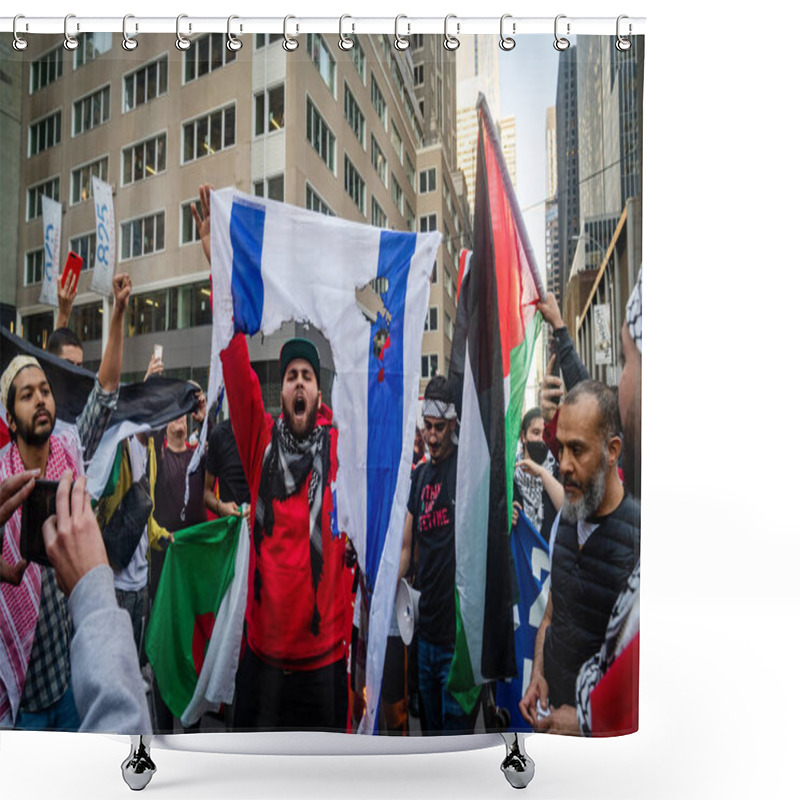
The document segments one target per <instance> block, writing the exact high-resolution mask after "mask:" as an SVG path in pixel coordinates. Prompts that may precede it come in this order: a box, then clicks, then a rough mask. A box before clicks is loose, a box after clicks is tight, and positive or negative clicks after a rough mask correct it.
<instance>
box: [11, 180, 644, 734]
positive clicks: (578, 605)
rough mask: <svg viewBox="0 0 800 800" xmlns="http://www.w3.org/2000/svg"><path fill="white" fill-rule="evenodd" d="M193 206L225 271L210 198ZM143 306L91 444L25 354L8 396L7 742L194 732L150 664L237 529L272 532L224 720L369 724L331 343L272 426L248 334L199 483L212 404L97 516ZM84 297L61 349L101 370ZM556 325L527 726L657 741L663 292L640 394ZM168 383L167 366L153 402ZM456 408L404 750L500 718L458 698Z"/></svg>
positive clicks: (385, 701) (422, 560) (439, 459)
mask: <svg viewBox="0 0 800 800" xmlns="http://www.w3.org/2000/svg"><path fill="white" fill-rule="evenodd" d="M192 210H193V212H194V214H195V220H196V222H197V225H198V230H199V233H200V238H201V241H202V244H203V249H204V253H205V255H206V257H207V258H209V238H210V214H209V212H210V205H209V187H207V186H204V187H201V190H200V203H199V206H197V207H195V206H193V209H192ZM131 289H132V285H131V281H130V279H129V277H128V276H127V275H118V276H117V277H116V278H115V280H114V307H113V312H112V316H111V321H110V326H109V338H108V344H107V346H106V348H105V351H104V353H103V358H102V361H101V364H100V368H99V371H98V373H97V376H96V378H95V382H94V388H93V389H92V392H91V394H90V396H89V399H88V402H87V403H86V407H85V409H84V411H83V413H81V414H80V416H79V417H78V419H77V422H76V425H75V427H74V428H69V429H58V430H57V429H56V425H55V423H56V418H57V409H56V404H55V401H54V397H53V392H52V390H51V387H50V384H49V382H48V378H47V376H46V374H45V371H44V369H43V368H42V365H41V364H40V363H39V361H37V359H36V358H35V357H33V356H30V355H22V356H18V357H16V358H14V359H13V360H12V361H11V363H10V364H9V365H8V366H7V368H6V369H5V371H4V372H3V374H2V377H1V378H0V395H1V397H0V400H1V401H2V405H3V407H4V409H5V418H6V420H7V428H8V437H9V439H10V441H9V443H8V444H7V445H6V446H5V447H4V448H3V449H2V451H0V480H2V483H0V523H2V525H3V530H4V533H3V548H2V557H1V558H0V591H1V592H2V598H1V599H2V604H1V605H0V727H17V728H32V729H56V730H78V729H80V730H103V731H113V732H118V733H132V734H133V733H136V734H149V733H151V731H155V732H173V731H180V730H183V728H182V727H181V726H180V724H179V721H178V720H176V719H174V718H173V714H172V712H171V711H170V709H169V708H167V706H166V704H165V703H164V701H163V700H162V699H161V696H160V692H159V688H158V681H157V678H156V676H154V675H153V671H152V669H151V668H150V665H149V664H148V663H147V656H146V653H145V648H144V646H143V642H144V640H145V632H146V627H147V624H148V617H149V613H150V610H151V609H152V605H153V602H154V599H155V596H156V594H157V591H158V586H159V580H160V577H161V574H162V570H163V568H164V560H165V554H166V552H167V551H168V548H169V546H170V543H171V542H172V541H173V537H174V534H175V533H176V532H177V531H179V530H182V529H183V528H187V527H192V526H195V525H198V524H202V523H203V522H205V521H207V520H209V519H213V518H215V517H225V516H230V515H236V516H240V517H246V518H247V523H248V525H249V528H250V557H249V572H248V580H247V600H246V609H245V624H244V631H243V636H242V651H241V658H240V663H239V668H238V672H237V674H236V680H235V699H234V703H233V706H232V708H226V709H224V713H220V714H219V715H218V717H217V719H218V720H219V722H218V724H219V725H223V726H224V727H225V728H228V729H233V730H238V731H248V730H273V729H294V730H297V729H315V730H331V731H337V730H338V731H343V730H348V729H354V727H355V726H356V724H357V722H358V718H359V716H360V711H361V710H363V702H362V700H363V698H362V695H361V692H360V689H359V687H360V686H363V674H361V675H360V680H359V679H358V678H359V676H358V673H359V671H361V673H363V657H364V642H363V640H364V637H365V636H366V635H367V631H366V629H365V627H362V625H361V621H362V620H366V616H365V610H366V606H365V598H364V596H363V593H361V594H359V596H358V598H357V599H356V596H355V592H354V589H355V587H356V586H357V585H358V579H357V567H354V564H355V553H354V552H353V549H352V544H351V543H350V542H349V541H348V539H347V536H346V534H344V533H341V534H340V533H339V532H338V530H336V529H335V525H334V523H333V498H332V486H333V485H334V484H335V481H336V473H337V468H338V458H337V444H338V431H337V428H336V426H335V424H334V416H333V413H332V411H331V409H330V408H329V407H328V406H326V405H325V403H324V398H323V397H322V392H321V389H320V358H319V353H318V352H317V349H316V347H315V346H314V345H313V344H312V343H311V342H310V341H308V340H306V339H302V338H295V339H291V340H289V341H288V342H287V343H286V344H285V345H284V346H283V348H282V350H281V353H280V359H279V363H280V376H281V393H280V400H281V414H280V415H279V416H278V417H273V416H272V415H270V414H269V413H267V412H266V411H265V410H264V406H263V401H262V393H261V386H260V383H259V380H258V377H257V376H256V374H255V372H254V371H253V369H252V367H251V365H250V359H249V354H248V346H247V341H246V339H245V337H244V335H243V334H242V333H237V334H236V335H235V336H234V338H233V340H232V341H231V343H230V344H229V346H228V347H227V348H226V349H225V350H224V351H223V352H222V354H221V361H222V369H223V375H224V380H225V388H226V395H227V402H228V407H229V419H227V420H225V421H222V422H221V423H220V424H217V425H216V426H215V427H214V428H213V430H211V432H210V434H209V436H208V440H207V441H208V445H203V447H204V448H205V449H204V452H203V453H202V458H201V459H200V468H199V469H197V470H196V471H191V470H190V463H191V462H192V461H193V457H194V455H195V453H194V447H193V445H192V444H191V443H190V436H189V434H190V425H198V426H199V425H201V424H202V422H203V420H204V418H205V416H206V401H205V397H204V395H203V391H202V389H201V388H200V387H199V386H197V387H196V391H195V403H194V410H193V411H192V412H191V414H188V415H187V414H181V415H179V416H178V417H177V418H176V419H174V420H172V421H170V422H169V424H167V425H166V428H161V429H158V430H151V431H149V432H146V433H140V434H138V435H135V436H131V437H130V438H128V439H127V440H125V441H123V443H122V444H121V445H120V446H119V452H118V463H119V464H120V465H121V466H120V469H119V470H118V471H117V472H116V473H115V480H116V481H117V483H116V485H115V486H114V487H112V491H111V492H110V493H109V494H108V495H107V496H105V497H104V498H103V499H102V500H101V501H100V503H99V504H98V506H97V509H93V508H92V504H91V503H90V498H89V495H88V493H87V491H86V479H85V477H83V474H84V472H85V470H86V467H87V464H88V463H89V462H90V461H91V459H92V457H93V454H94V450H95V448H96V447H97V444H98V441H99V439H100V438H101V437H102V435H103V433H104V431H105V430H106V428H107V426H108V425H109V420H110V418H111V414H112V411H113V409H114V407H115V405H116V402H117V394H118V391H119V385H120V374H121V367H122V348H123V318H124V314H125V311H126V308H127V303H128V299H129V296H130V293H131ZM75 290H76V283H75V282H74V281H73V282H68V283H66V284H65V286H64V287H61V286H60V287H59V316H58V325H59V327H58V329H57V330H56V331H54V332H53V334H52V335H51V336H50V340H49V347H48V349H49V350H50V352H51V353H52V354H53V355H55V356H58V357H59V358H61V359H64V360H66V361H69V362H70V363H71V364H73V365H76V366H80V365H81V364H82V361H83V349H82V346H81V342H80V341H79V339H78V338H77V337H76V336H75V334H74V333H73V332H72V331H71V330H70V328H69V327H68V324H69V317H70V309H71V301H72V298H74V294H75ZM539 308H540V311H541V313H542V315H543V317H544V319H545V321H546V322H547V323H549V325H550V327H551V329H552V333H553V337H554V340H555V343H556V347H557V355H556V356H554V357H553V359H552V360H551V362H550V365H549V367H548V374H547V375H546V376H545V378H544V382H543V390H542V393H541V403H540V405H539V406H537V407H536V408H532V409H530V410H528V411H527V412H526V413H525V414H524V416H523V418H522V420H521V426H520V436H519V447H518V451H517V464H516V469H515V473H514V489H513V499H514V503H513V512H512V518H511V524H512V527H513V526H515V525H516V524H517V522H518V520H519V516H520V515H521V514H524V515H525V517H526V518H527V519H528V521H529V522H530V523H531V524H532V525H533V526H534V528H535V529H536V530H537V531H539V533H540V534H541V535H542V537H543V538H544V539H545V541H547V542H548V544H549V558H550V569H549V572H550V581H549V593H548V597H547V601H546V610H545V613H544V618H543V620H542V622H541V624H540V625H539V628H538V635H537V637H536V642H535V647H534V648H533V652H530V653H527V654H526V657H528V658H529V659H531V661H532V663H533V667H532V672H531V678H530V683H529V685H528V686H526V687H523V696H522V697H521V698H520V703H519V707H520V710H521V712H522V715H523V717H524V718H525V719H526V720H527V721H528V723H530V725H531V726H533V727H534V728H535V729H537V730H550V731H553V732H560V733H574V734H584V735H602V734H610V733H621V732H627V731H630V730H635V729H636V724H637V723H636V713H637V712H636V707H635V706H636V703H635V702H633V703H632V704H631V705H630V707H623V706H624V704H623V706H621V705H620V703H619V701H618V699H616V698H618V697H619V695H620V694H623V695H625V691H622V692H620V691H619V687H620V686H624V685H625V684H624V681H628V682H629V683H635V681H636V678H637V675H638V579H639V518H640V513H639V504H638V495H639V486H640V469H641V463H640V462H641V459H640V446H639V445H640V423H641V347H642V339H641V274H640V276H639V282H638V283H637V285H636V288H635V290H634V292H633V294H632V296H631V299H630V301H629V303H628V308H627V317H626V321H625V323H624V324H623V326H622V329H621V338H622V348H623V353H624V356H625V364H624V368H623V371H622V374H621V379H620V384H619V389H618V391H615V390H613V389H611V388H609V387H607V386H605V385H603V384H601V383H599V382H597V381H592V380H590V379H589V375H588V372H587V370H586V368H585V366H584V365H583V364H582V363H581V361H580V359H579V357H578V355H577V353H576V351H575V348H574V346H573V344H572V341H571V339H570V336H569V333H568V331H567V328H566V326H565V325H564V323H563V320H562V319H561V315H560V311H559V309H558V306H557V304H556V302H555V299H554V298H553V296H552V294H551V295H548V296H547V297H546V298H545V299H544V300H543V301H542V302H541V303H540V305H539ZM556 358H557V361H558V364H559V368H560V369H559V370H558V371H557V370H555V369H554V363H555V359H556ZM163 369H164V363H163V361H162V358H161V356H160V355H158V354H154V355H153V358H152V359H151V361H150V365H149V367H148V370H147V373H146V375H145V379H144V381H145V383H146V382H147V381H148V380H149V379H150V378H151V377H152V376H157V375H160V374H161V373H162V372H163ZM559 372H560V374H558V373H559ZM551 373H552V374H551ZM455 393H456V387H454V386H453V385H452V384H451V382H450V381H448V380H446V379H445V378H444V377H441V376H436V377H434V378H432V379H431V380H430V381H429V383H428V385H427V388H426V391H425V395H424V398H423V400H422V406H421V414H420V417H421V425H420V427H419V429H418V431H417V438H416V441H415V446H414V468H413V471H412V475H411V480H410V491H409V497H408V503H407V513H406V519H405V528H404V536H403V544H402V553H401V558H400V568H399V574H398V580H399V579H403V580H406V581H407V582H408V583H409V584H410V585H411V586H412V587H413V589H414V590H415V591H416V592H419V593H420V595H419V609H418V614H417V619H416V629H415V633H414V637H413V641H412V642H411V644H410V645H409V646H408V647H406V646H405V645H404V644H403V641H402V640H401V638H400V631H399V629H398V627H397V625H396V624H393V625H392V628H391V630H390V632H389V642H388V646H387V652H386V667H385V672H384V681H383V692H384V696H383V697H382V703H381V710H380V715H379V728H380V730H382V731H383V732H387V733H396V734H401V735H402V734H408V733H409V732H412V730H413V729H414V728H415V726H418V727H419V729H420V730H421V732H423V733H425V734H428V733H466V732H471V731H474V730H476V726H477V725H479V724H481V725H483V727H484V729H489V728H494V727H496V725H497V724H498V723H497V719H499V718H500V717H499V716H497V715H496V714H495V715H492V712H493V711H494V712H496V711H497V709H496V708H495V709H493V708H492V703H491V692H487V693H484V694H483V695H482V700H481V702H478V703H475V704H474V706H473V707H472V709H471V710H465V708H464V707H463V705H462V704H461V703H460V702H459V700H458V699H457V698H456V697H455V696H453V695H452V694H451V692H450V691H449V690H448V674H449V672H450V667H451V663H452V661H453V654H454V649H455V643H456V636H457V625H456V616H457V615H456V596H455V592H454V587H455V573H456V547H455V499H456V498H455V493H456V485H457V481H456V474H457V453H458V437H457V434H458V425H459V420H458V414H457V412H456V407H457V402H456V396H455ZM40 478H41V479H47V480H51V481H57V482H58V489H57V491H56V502H55V514H54V515H53V516H51V517H49V518H48V519H47V521H46V522H45V524H44V526H43V529H42V537H43V542H44V547H45V549H46V553H47V557H48V559H49V562H50V565H49V566H44V565H42V564H39V563H36V564H34V563H30V564H29V563H27V562H26V561H24V560H23V559H22V558H21V554H20V524H21V509H20V506H21V505H22V504H23V502H24V500H25V499H26V497H28V495H29V494H30V493H31V491H32V490H33V488H34V485H35V481H36V479H40ZM134 485H137V486H142V487H144V491H145V492H146V494H147V496H148V497H149V500H150V505H149V506H148V509H149V512H148V513H147V514H146V516H145V517H143V518H142V520H141V523H140V527H137V528H136V530H135V531H134V532H133V546H132V549H131V552H130V553H129V554H126V556H125V558H124V559H123V560H124V563H118V560H117V558H116V557H114V556H113V554H111V553H107V552H106V547H105V545H104V543H103V530H104V529H105V527H106V526H107V525H109V524H111V519H112V518H113V516H114V512H115V509H116V508H117V506H118V505H119V504H120V503H121V502H122V499H123V498H124V497H125V496H126V494H127V492H128V491H130V490H131V487H133V486H134ZM354 605H355V606H356V607H357V611H356V614H355V626H353V607H354ZM359 612H360V613H359ZM351 644H352V647H351ZM348 674H349V675H350V681H348ZM627 694H628V696H629V695H630V691H629V690H627ZM481 712H483V714H482V716H481ZM479 717H481V719H482V721H481V722H480V723H479ZM200 727H201V726H200V723H197V724H196V725H195V726H193V727H192V729H193V730H199V729H200Z"/></svg>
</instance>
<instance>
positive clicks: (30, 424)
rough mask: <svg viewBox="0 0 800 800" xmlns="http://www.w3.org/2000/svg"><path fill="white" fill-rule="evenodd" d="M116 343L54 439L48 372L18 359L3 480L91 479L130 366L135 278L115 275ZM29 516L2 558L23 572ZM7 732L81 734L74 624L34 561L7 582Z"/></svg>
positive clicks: (2, 627) (0, 681) (1, 382)
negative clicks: (73, 674) (75, 413)
mask: <svg viewBox="0 0 800 800" xmlns="http://www.w3.org/2000/svg"><path fill="white" fill-rule="evenodd" d="M113 286H114V297H115V302H114V310H113V312H112V315H111V321H110V325H109V339H108V344H107V346H106V349H105V352H104V353H103V360H102V362H101V364H100V370H99V371H98V373H97V377H96V379H95V385H94V388H93V390H92V392H91V393H90V395H89V398H88V400H87V402H86V407H85V408H84V411H83V413H82V414H81V415H80V416H79V417H78V419H77V421H76V425H75V429H74V430H70V429H68V430H65V431H64V432H62V433H59V434H54V433H53V428H54V425H55V419H56V406H55V400H54V399H53V393H52V391H51V389H50V384H49V382H48V380H47V376H46V375H45V373H44V370H43V369H42V367H41V366H40V364H39V362H38V361H37V360H36V359H35V358H33V357H32V356H27V355H22V356H17V357H16V358H14V359H13V360H12V361H11V363H10V364H9V365H8V367H7V368H6V371H5V372H4V373H3V375H2V377H0V401H2V403H3V405H4V407H5V409H6V416H7V418H8V428H9V432H10V434H11V442H10V444H9V445H8V446H7V447H5V448H4V449H3V451H2V452H1V453H0V480H3V479H5V478H7V477H8V476H10V475H16V474H19V473H22V472H25V471H26V470H34V469H38V471H39V472H38V474H39V476H40V477H41V478H44V479H46V480H58V479H59V478H60V477H61V475H62V474H63V473H64V472H65V471H66V470H68V469H69V470H71V471H72V473H73V475H81V474H83V467H84V463H85V462H87V461H89V460H90V459H91V457H92V455H93V454H94V451H95V449H96V448H97V445H98V443H99V441H100V438H101V436H102V435H103V433H104V431H105V429H106V427H107V426H108V422H109V420H110V419H111V414H112V412H113V410H114V407H115V406H116V402H117V395H118V391H119V380H120V372H121V368H122V341H123V323H124V319H125V310H126V308H127V305H128V298H129V296H130V292H131V281H130V278H129V277H128V275H124V274H121V275H117V276H115V278H114V284H113ZM20 517H21V511H20V510H17V511H15V512H14V514H13V515H12V517H11V518H10V519H9V520H8V523H7V524H6V526H5V535H4V537H3V543H2V548H3V549H2V558H3V560H4V561H5V562H6V564H7V565H9V566H10V567H12V568H17V569H18V566H17V565H18V563H19V561H20V550H19V545H20V542H19V537H20ZM0 592H2V598H1V599H2V602H0V727H4V726H9V725H16V726H17V727H20V728H26V727H28V728H35V729H55V730H77V729H78V727H79V726H80V718H79V717H78V712H77V710H76V707H75V701H74V698H73V694H72V689H71V685H70V683H71V682H70V661H69V636H70V626H71V623H70V619H69V614H68V610H67V603H66V599H65V597H64V595H63V594H62V592H61V591H60V590H59V589H58V588H57V586H56V579H55V573H54V572H53V570H52V569H51V568H49V567H40V566H39V565H38V564H30V565H28V567H27V568H26V569H25V571H24V574H23V575H22V579H21V581H20V583H19V585H18V586H12V585H11V584H9V583H2V584H0Z"/></svg>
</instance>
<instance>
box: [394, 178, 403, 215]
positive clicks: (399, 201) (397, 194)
mask: <svg viewBox="0 0 800 800" xmlns="http://www.w3.org/2000/svg"><path fill="white" fill-rule="evenodd" d="M392 202H393V203H394V204H395V205H396V206H397V210H398V211H399V212H400V213H401V214H402V213H403V189H402V187H401V186H400V184H399V182H398V180H397V178H395V176H394V173H392Z"/></svg>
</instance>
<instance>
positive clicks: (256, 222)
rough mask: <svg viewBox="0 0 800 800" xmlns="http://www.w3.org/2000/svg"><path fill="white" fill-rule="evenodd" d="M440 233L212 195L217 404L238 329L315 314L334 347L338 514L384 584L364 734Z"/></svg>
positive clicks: (227, 193) (371, 582) (374, 626)
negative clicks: (224, 356) (226, 353)
mask: <svg viewBox="0 0 800 800" xmlns="http://www.w3.org/2000/svg"><path fill="white" fill-rule="evenodd" d="M440 241H441V234H440V233H437V232H433V233H425V234H416V233H401V232H397V231H389V230H382V229H380V228H374V227H370V226H368V225H362V224H358V223H354V222H348V221H346V220H341V219H338V218H336V217H329V216H325V215H323V214H319V213H316V212H312V211H307V210H305V209H301V208H297V207H296V206H292V205H289V204H285V203H279V202H274V201H271V200H266V199H262V198H257V197H251V196H248V195H245V194H243V193H241V192H238V191H236V190H234V189H224V190H221V191H215V192H212V194H211V275H212V281H213V292H214V313H213V321H214V327H213V334H212V358H211V367H210V374H209V396H210V398H211V402H213V401H214V400H215V399H216V398H217V397H218V396H219V392H220V390H221V389H222V383H223V382H222V366H221V364H220V360H219V353H220V352H221V351H222V350H223V349H225V347H227V345H228V343H229V342H230V340H231V338H232V337H233V334H234V330H237V331H238V330H242V331H245V332H247V333H249V334H254V333H256V332H258V331H260V332H261V333H263V334H264V335H265V336H267V335H270V334H272V333H275V332H276V331H277V330H278V329H279V328H280V326H281V324H282V323H283V322H287V321H292V320H294V321H296V322H308V323H310V324H312V325H314V326H315V327H316V328H317V329H319V331H320V332H321V333H322V334H323V335H324V336H325V337H326V339H327V340H328V342H329V343H330V346H331V352H332V354H333V363H334V369H335V372H336V375H335V378H334V383H333V391H332V398H331V405H332V407H333V409H334V415H335V416H334V423H335V424H336V426H337V427H338V429H339V452H338V458H339V470H338V476H337V487H336V503H337V509H338V521H337V522H338V528H339V530H341V531H343V532H345V533H347V535H348V536H349V537H350V538H351V539H352V541H353V544H354V545H355V548H356V551H357V553H358V560H359V566H360V567H361V570H362V572H363V574H364V577H365V580H366V585H367V588H368V591H369V592H371V594H372V598H371V608H370V618H369V632H370V636H369V645H368V651H367V710H366V713H365V715H364V718H363V719H362V722H361V726H360V728H359V732H360V733H372V732H373V731H374V729H375V723H376V717H377V709H378V704H379V701H380V687H381V676H382V674H383V662H384V653H385V645H386V636H387V632H388V629H389V620H390V615H391V614H392V613H394V610H393V604H394V594H395V588H396V585H397V570H398V567H399V561H400V551H401V546H402V540H403V526H404V522H405V516H406V504H407V501H408V492H409V486H410V475H411V458H412V450H413V444H414V431H415V427H416V420H417V407H418V399H419V377H420V364H421V354H422V334H423V330H424V325H425V317H426V314H427V311H428V297H429V293H430V276H431V272H432V270H433V265H434V262H435V259H436V251H437V248H438V246H439V243H440Z"/></svg>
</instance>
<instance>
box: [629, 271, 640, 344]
mask: <svg viewBox="0 0 800 800" xmlns="http://www.w3.org/2000/svg"><path fill="white" fill-rule="evenodd" d="M625 322H626V323H627V324H628V332H629V333H630V335H631V339H633V343H634V344H635V345H636V347H637V348H638V350H639V352H640V353H641V352H642V269H641V267H640V268H639V278H638V279H637V281H636V286H634V287H633V291H632V292H631V296H630V297H629V298H628V305H627V306H626V307H625Z"/></svg>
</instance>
